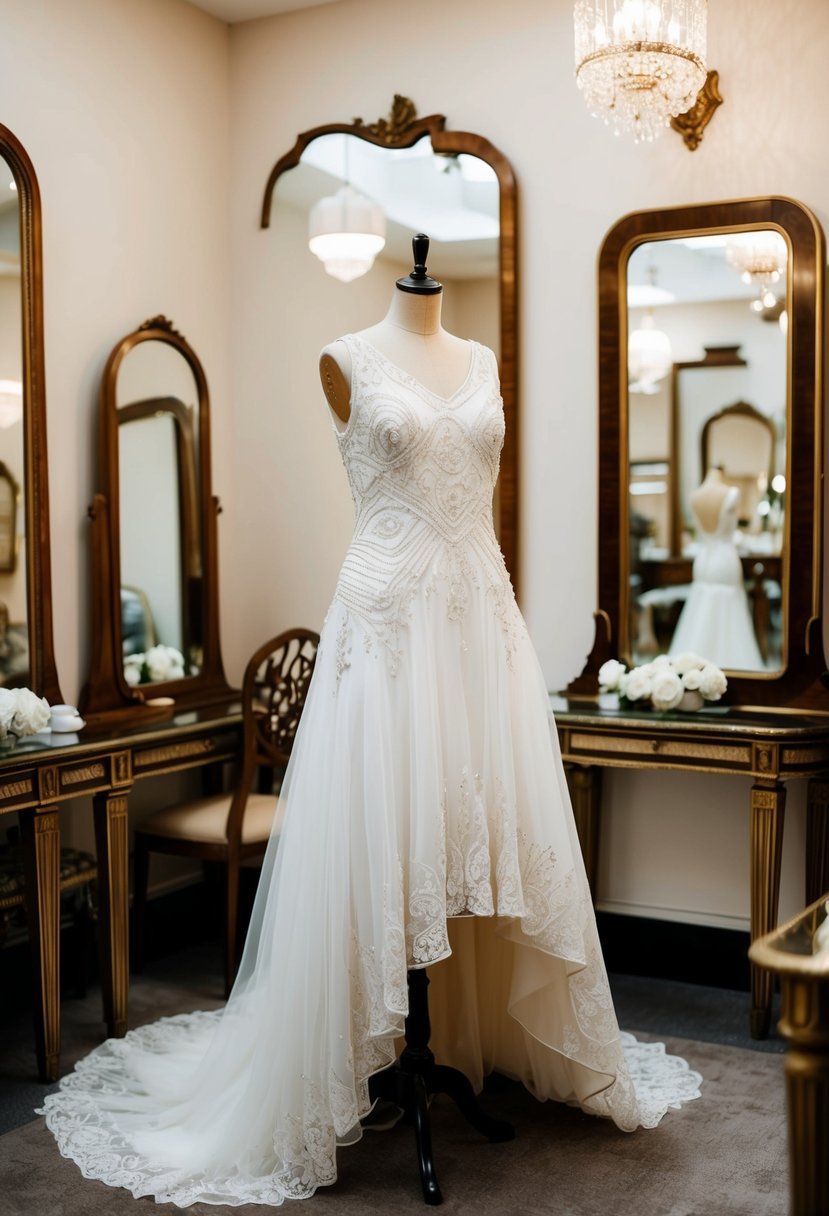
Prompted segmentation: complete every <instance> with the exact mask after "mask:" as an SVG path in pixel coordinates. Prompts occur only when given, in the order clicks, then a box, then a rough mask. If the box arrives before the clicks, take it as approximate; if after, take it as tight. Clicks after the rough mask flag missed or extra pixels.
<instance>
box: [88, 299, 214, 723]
mask: <svg viewBox="0 0 829 1216" xmlns="http://www.w3.org/2000/svg"><path fill="white" fill-rule="evenodd" d="M100 410H101V412H100V429H99V447H100V478H101V485H103V487H104V491H103V493H102V494H100V495H98V496H97V497H96V499H95V503H94V504H93V508H92V512H91V514H92V516H93V529H94V531H93V537H94V542H93V543H94V549H93V566H94V615H95V627H94V638H95V650H94V655H93V664H92V671H91V674H90V679H89V683H88V686H87V688H86V690H85V692H84V697H83V702H82V704H83V709H84V712H85V713H86V714H87V717H88V718H89V720H90V721H91V722H92V723H93V725H94V722H95V721H96V720H100V719H102V718H103V719H106V718H108V717H111V716H112V715H113V714H114V715H117V716H118V718H119V719H124V718H130V717H132V716H136V717H137V718H139V719H141V717H142V716H145V715H147V714H148V713H152V712H153V711H154V712H156V713H158V712H162V713H163V712H170V708H171V706H172V703H173V702H174V703H175V704H176V705H179V706H180V705H194V704H205V703H208V702H210V701H213V700H217V699H222V698H224V697H226V696H228V695H229V694H230V691H231V690H230V689H229V687H228V685H227V683H226V681H225V678H224V671H223V668H222V660H221V653H220V649H219V622H218V580H217V562H216V513H217V501H216V500H215V499H214V498H213V496H212V492H211V488H210V401H209V396H208V391H207V381H206V379H205V375H204V369H203V368H202V365H201V363H200V361H199V359H198V357H197V356H196V354H195V352H194V351H193V349H192V348H191V347H190V345H189V344H188V343H187V341H186V340H185V339H184V338H183V337H182V336H181V334H179V333H178V332H177V331H176V330H175V329H174V328H173V326H172V323H171V322H170V321H168V320H166V319H165V318H164V317H155V318H153V319H152V320H150V321H147V322H145V323H144V324H143V325H142V326H141V327H140V328H139V329H138V330H136V331H135V332H134V333H132V334H128V335H127V337H126V338H124V339H123V340H122V341H121V342H119V343H118V345H117V346H116V347H115V349H114V350H113V351H112V354H111V355H110V357H109V359H108V361H107V365H106V368H105V370H104V377H103V382H102V386H101V406H100Z"/></svg>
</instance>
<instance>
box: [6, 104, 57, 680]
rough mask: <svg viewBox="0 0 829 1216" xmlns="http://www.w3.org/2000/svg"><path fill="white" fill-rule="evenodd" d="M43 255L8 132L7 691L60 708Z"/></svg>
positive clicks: (27, 175)
mask: <svg viewBox="0 0 829 1216" xmlns="http://www.w3.org/2000/svg"><path fill="white" fill-rule="evenodd" d="M41 257H42V255H41V212H40V191H39V189H38V184H37V178H36V176H35V172H34V168H33V166H32V163H31V161H30V160H29V158H28V156H27V155H26V152H25V150H24V149H23V147H22V146H21V145H20V143H19V142H18V140H17V139H16V138H15V136H14V135H12V133H11V132H10V131H9V130H7V128H5V127H2V126H0V686H2V687H6V688H11V687H21V686H23V687H29V688H32V689H34V691H35V692H37V693H39V694H40V695H41V696H45V697H46V699H47V700H48V701H49V702H51V703H55V702H60V701H61V699H62V698H61V694H60V689H59V687H58V679H57V672H56V669H55V659H54V649H53V641H52V597H51V561H50V544H49V490H48V472H47V460H46V399H45V383H44V381H45V375H44V357H43V300H42V290H43V288H42V262H41Z"/></svg>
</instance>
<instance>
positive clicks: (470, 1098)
mask: <svg viewBox="0 0 829 1216" xmlns="http://www.w3.org/2000/svg"><path fill="white" fill-rule="evenodd" d="M408 983H409V1014H408V1017H407V1018H406V1031H405V1034H406V1046H405V1048H404V1050H403V1051H402V1052H401V1054H400V1058H399V1059H398V1060H397V1061H396V1063H394V1064H392V1066H391V1067H390V1068H386V1069H384V1070H383V1072H379V1073H375V1075H374V1076H373V1077H372V1078H371V1079H370V1081H369V1093H370V1095H371V1097H372V1098H373V1099H376V1098H385V1099H386V1100H387V1101H390V1102H395V1103H397V1105H398V1106H401V1107H402V1108H403V1112H404V1118H405V1119H406V1121H407V1122H410V1123H413V1124H414V1131H415V1142H416V1145H417V1160H418V1166H419V1168H420V1183H421V1186H422V1187H423V1199H424V1201H425V1202H426V1203H428V1204H430V1205H432V1206H435V1205H437V1204H439V1203H442V1202H443V1196H442V1195H441V1193H440V1187H439V1186H438V1181H437V1178H436V1177H435V1166H434V1161H433V1158H432V1128H431V1120H430V1118H429V1097H430V1096H431V1095H432V1094H448V1095H449V1097H450V1098H451V1099H452V1100H453V1102H455V1104H456V1105H457V1107H458V1109H459V1110H460V1112H461V1114H462V1115H463V1116H464V1118H465V1119H466V1120H467V1121H468V1122H469V1123H471V1124H472V1126H473V1127H474V1128H475V1129H476V1131H479V1132H481V1134H482V1135H484V1136H486V1138H487V1139H488V1140H489V1141H490V1142H491V1143H492V1144H497V1143H499V1142H501V1141H504V1140H513V1139H514V1138H515V1128H514V1127H513V1126H512V1124H511V1123H506V1122H505V1121H504V1120H503V1119H493V1118H492V1117H491V1116H490V1115H487V1114H485V1112H484V1111H482V1110H481V1108H480V1106H479V1105H478V1099H477V1098H476V1097H475V1091H474V1090H473V1088H472V1085H471V1082H470V1081H469V1078H468V1077H465V1076H464V1074H463V1073H462V1072H460V1071H459V1070H458V1069H457V1068H450V1067H449V1066H448V1065H446V1064H436V1063H435V1057H434V1055H433V1053H432V1052H431V1051H430V1049H429V1036H430V1034H431V1026H430V1024H429V1001H428V995H427V989H428V987H429V977H428V976H427V975H426V970H425V968H413V969H411V970H410V971H409V972H408Z"/></svg>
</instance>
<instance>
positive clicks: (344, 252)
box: [308, 185, 386, 283]
mask: <svg viewBox="0 0 829 1216" xmlns="http://www.w3.org/2000/svg"><path fill="white" fill-rule="evenodd" d="M385 243H386V217H385V215H384V213H383V208H382V207H381V206H380V204H379V203H375V202H374V201H373V199H370V198H367V197H366V195H365V194H360V193H359V191H357V190H355V189H354V187H353V186H349V185H345V186H341V187H340V189H339V190H338V191H337V193H336V194H331V195H328V196H327V197H326V198H321V199H320V200H319V202H317V203H315V204H314V206H313V207H312V208H311V214H310V216H309V218H308V247H309V249H310V250H311V252H312V253H313V254H316V256H317V257H318V258H319V259H320V261H321V262H322V264H323V266H324V267H325V270H326V273H327V274H330V275H332V276H333V277H334V278H335V279H339V280H340V281H341V282H342V283H350V282H351V281H352V279H358V278H359V277H360V275H363V274H366V273H367V271H369V270H371V267H372V265H373V264H374V259H375V258H376V257H377V254H378V253H379V252H380V250H381V249H382V248H383V246H384V245H385Z"/></svg>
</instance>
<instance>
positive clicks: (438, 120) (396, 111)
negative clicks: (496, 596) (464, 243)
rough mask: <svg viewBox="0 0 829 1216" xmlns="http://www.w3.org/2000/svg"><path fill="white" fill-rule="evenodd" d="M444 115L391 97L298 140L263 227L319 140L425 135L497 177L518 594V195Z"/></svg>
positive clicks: (489, 151) (385, 143) (477, 139)
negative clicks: (375, 115) (387, 105)
mask: <svg viewBox="0 0 829 1216" xmlns="http://www.w3.org/2000/svg"><path fill="white" fill-rule="evenodd" d="M445 125H446V118H445V117H444V115H443V114H431V115H430V116H429V117H428V118H418V117H417V111H416V108H415V105H414V103H413V102H412V101H410V100H409V98H407V97H402V96H401V95H400V94H399V93H398V94H395V97H394V102H393V104H392V109H391V114H390V115H389V117H388V118H381V119H378V121H377V122H374V123H364V122H363V120H362V119H361V118H355V119H354V121H353V122H352V123H328V124H327V125H325V126H321V127H314V128H313V129H312V130H310V131H305V132H303V133H302V134H301V135H298V136H297V140H296V143H295V144H294V146H293V148H291V150H290V152H286V153H285V155H284V156H281V157H280V158H279V160H278V161H277V162H276V164H275V165H274V167H273V168H272V169H271V172H270V174H269V176H268V181H267V184H266V186H265V195H264V198H263V200H262V219H261V227H262V228H269V227H270V222H271V211H272V207H273V192H274V189H275V187H276V183H277V181H278V180H279V178H280V177H281V176H282V174H283V173H287V172H288V171H289V170H290V169H293V168H295V167H296V166H297V165H298V164H299V161H300V157H301V156H302V153H303V152H304V151H305V149H306V148H307V146H308V144H310V143H311V142H312V141H313V140H315V139H318V138H319V137H320V136H322V135H354V136H356V138H357V139H364V140H366V142H367V143H371V144H377V145H378V146H379V147H383V148H411V147H412V145H413V144H416V143H417V142H418V140H420V139H423V137H424V136H426V135H428V136H429V137H430V138H431V141H432V147H433V148H434V150H435V151H436V152H445V153H465V154H466V155H468V156H477V157H478V159H479V160H483V161H486V163H487V164H488V165H489V166H490V167H491V168H492V170H493V171H494V173H495V175H496V177H497V178H498V188H499V199H500V217H499V219H500V236H499V271H500V273H499V296H500V335H501V349H500V351H499V353H498V366H499V372H500V380H501V397H502V398H503V402H504V421H505V424H506V434H505V437H504V446H503V449H502V451H501V471H500V474H499V478H498V541H499V543H500V546H501V551H502V552H503V554H504V561H505V562H506V566H507V569H508V571H509V572H510V576H511V578H512V583H513V587H514V588H515V591H516V594H517V592H518V575H519V536H518V526H519V459H518V456H519V447H518V439H519V435H518V428H519V420H518V239H517V216H518V193H517V187H516V182H515V174H514V173H513V170H512V165H511V164H510V162H509V161H508V160H507V158H506V157H505V156H504V154H503V153H502V152H499V150H498V149H497V148H496V147H495V146H494V145H493V144H491V143H490V142H489V140H488V139H485V138H484V136H482V135H473V134H471V133H470V132H468V131H447V130H446V129H445Z"/></svg>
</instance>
